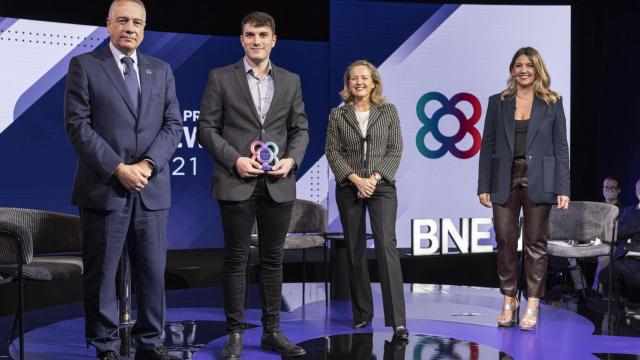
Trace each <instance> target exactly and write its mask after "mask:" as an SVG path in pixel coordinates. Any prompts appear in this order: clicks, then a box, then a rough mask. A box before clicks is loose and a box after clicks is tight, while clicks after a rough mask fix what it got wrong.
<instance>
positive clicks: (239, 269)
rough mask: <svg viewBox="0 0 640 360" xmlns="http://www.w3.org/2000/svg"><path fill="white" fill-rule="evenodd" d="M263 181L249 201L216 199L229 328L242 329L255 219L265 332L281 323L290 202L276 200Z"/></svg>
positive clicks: (262, 178) (259, 182)
mask: <svg viewBox="0 0 640 360" xmlns="http://www.w3.org/2000/svg"><path fill="white" fill-rule="evenodd" d="M265 181H266V180H265V178H264V177H261V178H259V179H258V183H257V184H256V188H255V190H254V192H253V194H252V195H251V197H250V198H249V199H248V200H245V201H218V204H219V206H220V216H221V218H222V227H223V231H224V263H223V265H222V290H223V294H224V311H225V314H226V317H227V330H228V331H235V330H242V329H244V325H243V321H244V297H245V289H246V286H247V284H246V266H247V260H248V258H249V249H250V245H251V230H252V228H253V223H254V220H257V223H258V238H259V241H260V243H259V254H260V275H261V279H260V296H261V300H262V326H263V328H264V331H266V332H270V331H271V330H274V329H277V328H279V326H280V301H281V297H282V257H283V248H284V240H285V237H286V236H287V229H288V228H289V222H290V221H291V211H292V210H293V201H288V202H282V203H278V202H275V201H274V200H273V199H272V198H271V196H270V195H269V191H268V189H267V185H266V183H265Z"/></svg>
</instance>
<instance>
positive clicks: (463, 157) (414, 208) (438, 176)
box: [323, 1, 571, 251]
mask: <svg viewBox="0 0 640 360" xmlns="http://www.w3.org/2000/svg"><path fill="white" fill-rule="evenodd" d="M330 29H331V38H330V43H329V53H330V56H331V59H330V64H331V71H330V74H331V81H330V87H331V91H330V92H331V94H330V103H331V104H332V106H337V105H338V104H339V99H338V96H337V92H338V91H339V90H340V89H341V87H342V83H341V76H342V74H343V72H344V69H345V68H346V66H347V65H348V64H349V63H350V62H351V61H353V60H355V59H369V60H370V61H372V62H373V63H374V64H375V65H377V66H378V67H379V70H380V73H381V75H382V78H383V85H384V95H385V96H386V98H387V99H388V101H389V102H391V103H394V104H395V105H396V106H397V108H398V112H399V114H400V119H401V127H402V134H403V141H404V154H403V157H402V162H401V165H400V169H399V171H398V174H397V189H398V202H399V209H398V221H397V235H398V246H399V247H411V241H412V238H413V239H417V240H419V238H420V237H422V240H426V239H425V233H427V232H431V233H432V235H435V237H437V238H438V239H440V237H441V235H442V234H441V231H440V230H441V229H440V228H441V227H442V226H448V227H451V226H453V227H455V228H456V229H457V230H458V231H459V232H460V233H461V234H460V236H461V237H467V239H466V240H467V241H466V242H467V243H468V242H469V241H468V240H469V237H470V236H480V237H482V234H477V232H476V233H475V234H474V231H473V228H474V226H475V227H476V228H477V230H480V231H487V232H488V231H489V230H490V227H491V226H490V220H489V221H486V219H487V218H490V217H491V211H490V210H489V209H486V208H484V207H482V206H481V205H480V204H479V203H478V199H477V196H476V190H477V172H478V156H479V154H478V153H479V148H480V142H481V138H480V135H481V133H482V129H483V126H484V117H485V111H486V107H487V101H488V98H489V96H490V95H492V94H495V93H498V92H500V91H502V90H503V89H504V88H505V84H506V80H507V77H508V67H509V63H510V61H511V58H512V56H513V54H514V53H515V51H516V50H517V49H518V48H520V47H523V46H532V47H535V48H536V49H538V50H539V51H540V53H541V54H542V56H543V58H544V60H545V62H546V65H547V67H548V70H549V72H550V74H551V79H552V88H553V89H554V90H556V91H559V92H560V94H561V95H562V96H563V97H564V101H563V103H564V106H565V113H566V115H567V119H569V118H570V117H569V114H570V108H569V105H570V72H571V71H570V70H571V67H570V57H571V49H570V46H571V36H570V7H568V6H489V5H446V4H445V5H437V4H398V3H396V4H390V3H377V2H351V1H333V2H332V3H331V27H330ZM569 128H570V127H569V122H568V123H567V129H569ZM455 136H461V140H459V141H458V139H454V137H455ZM437 139H440V140H437ZM323 160H324V161H326V160H325V159H323ZM329 189H330V194H329V196H328V204H329V219H330V224H331V228H332V229H333V230H335V231H339V230H340V228H341V226H340V222H339V218H338V211H337V206H336V204H335V197H334V195H333V192H334V190H335V186H334V184H333V180H330V185H329ZM473 218H484V221H483V220H479V221H478V222H477V224H476V223H474V224H472V223H471V219H473ZM446 219H449V220H450V221H449V220H446ZM412 223H413V224H412ZM465 224H466V225H465ZM467 226H469V228H467V230H464V229H462V227H467ZM452 232H453V233H455V231H452ZM440 240H442V239H440ZM462 240H463V241H461V242H462V243H465V241H464V239H462ZM419 242H420V241H419ZM429 242H430V241H429V240H426V241H422V242H421V246H423V247H427V248H430V250H434V251H435V250H436V249H435V247H434V246H433V245H434V244H429ZM445 243H446V236H445ZM436 245H437V244H436ZM449 245H451V242H449ZM480 245H487V246H489V245H491V240H490V239H487V240H486V241H480ZM444 247H447V248H448V247H449V246H446V245H445V246H444ZM441 248H442V246H441ZM487 249H488V251H491V247H485V248H484V251H487ZM475 250H478V251H482V250H483V249H475ZM445 251H446V250H445Z"/></svg>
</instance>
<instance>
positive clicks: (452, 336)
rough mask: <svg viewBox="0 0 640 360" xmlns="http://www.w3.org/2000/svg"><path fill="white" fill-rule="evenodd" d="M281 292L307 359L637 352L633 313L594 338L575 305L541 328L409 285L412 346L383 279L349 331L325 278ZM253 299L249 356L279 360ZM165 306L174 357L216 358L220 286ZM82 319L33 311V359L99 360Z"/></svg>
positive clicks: (475, 295) (174, 297)
mask: <svg viewBox="0 0 640 360" xmlns="http://www.w3.org/2000/svg"><path fill="white" fill-rule="evenodd" d="M283 293H284V294H283V313H282V314H281V327H282V329H283V331H284V332H285V334H286V335H287V337H289V339H291V340H292V341H294V342H296V343H298V344H300V345H301V346H303V347H304V348H305V349H306V350H307V353H308V354H307V356H306V357H305V358H306V359H375V358H378V359H510V358H513V359H554V360H561V359H572V360H573V359H598V358H612V359H636V358H640V336H639V335H640V333H638V332H634V331H633V330H632V327H630V326H629V323H628V322H629V319H626V320H625V319H622V318H620V319H617V322H618V323H620V322H625V321H626V322H627V324H626V327H624V328H625V329H627V331H626V335H629V336H605V335H597V334H601V333H606V332H603V331H602V330H603V329H605V328H606V322H605V321H599V320H597V319H596V320H593V318H592V320H589V319H588V318H587V317H585V316H582V315H580V314H578V313H577V312H575V309H563V308H558V307H554V306H549V305H542V307H541V311H540V318H539V323H538V326H537V328H536V329H535V331H532V332H525V331H521V330H519V329H518V328H517V327H514V328H498V327H497V326H496V318H497V316H498V313H499V309H500V306H501V295H500V294H499V292H498V290H496V289H490V288H478V287H467V286H448V285H425V284H411V285H409V284H406V285H405V297H406V305H407V317H408V324H407V325H408V328H409V331H410V333H411V338H410V341H409V343H408V344H407V345H406V346H402V345H400V344H394V343H392V342H391V341H390V340H391V335H392V330H391V328H388V327H385V326H384V319H383V317H382V299H381V295H380V287H379V285H378V284H374V285H373V293H374V299H375V309H376V316H375V319H374V321H373V324H372V326H370V327H368V328H365V329H361V330H354V329H352V327H351V308H350V303H349V302H348V301H336V300H332V301H331V302H330V304H329V307H328V308H325V301H324V286H323V284H321V283H312V284H307V291H306V299H305V303H306V304H305V305H304V306H303V305H302V297H301V285H300V284H285V285H284V289H283ZM249 299H250V301H249V305H248V307H249V309H248V310H247V312H246V322H247V327H248V329H247V330H246V331H245V335H244V352H243V359H278V358H280V356H278V355H276V354H274V353H271V352H267V351H263V350H261V349H260V335H261V328H260V314H261V312H260V310H259V294H258V288H257V287H256V286H255V285H252V286H251V289H250V296H249ZM167 304H168V306H169V308H168V309H167V326H166V331H165V333H166V334H165V345H166V346H167V347H168V348H169V349H170V350H171V351H172V353H174V354H176V355H182V357H183V358H184V359H218V358H219V355H218V354H219V352H220V349H221V346H222V344H223V343H224V340H225V335H226V331H225V322H224V313H223V310H222V294H221V291H220V288H199V289H186V290H173V291H169V292H167ZM523 306H524V304H523ZM570 308H571V307H570ZM571 310H574V311H571ZM81 315H82V307H81V304H78V303H74V304H68V305H64V306H57V307H53V308H47V309H42V310H37V311H31V312H29V313H27V315H26V316H25V318H26V322H27V327H28V329H30V330H29V331H28V332H27V334H26V349H27V350H26V358H27V359H30V360H31V359H33V360H40V359H47V360H54V359H65V360H67V359H95V353H94V351H93V349H87V348H86V346H85V344H84V338H83V324H84V319H83V318H82V316H81ZM595 318H597V317H595ZM600 319H601V317H600ZM10 324H11V318H10V317H5V318H2V319H0V326H1V327H2V328H4V329H5V331H8V330H6V329H9V328H10ZM623 325H624V324H623ZM632 325H633V324H632ZM617 328H618V329H619V328H620V325H619V324H618V325H617ZM633 328H635V325H634V327H633ZM630 329H631V330H630ZM123 331H125V332H126V329H125V330H123ZM619 333H620V332H619ZM5 336H6V335H5ZM4 351H5V354H4V356H5V357H6V356H7V355H9V356H11V357H12V358H17V356H18V342H17V340H15V341H13V342H12V343H11V345H10V346H9V348H8V349H6V348H5V350H4ZM7 351H8V353H9V354H6V352H7ZM132 351H134V350H132ZM2 357H3V354H2V353H0V358H2Z"/></svg>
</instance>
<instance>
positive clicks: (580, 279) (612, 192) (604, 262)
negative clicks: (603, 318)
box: [568, 175, 624, 296]
mask: <svg viewBox="0 0 640 360" xmlns="http://www.w3.org/2000/svg"><path fill="white" fill-rule="evenodd" d="M621 191H622V187H621V186H620V180H619V179H618V178H617V177H615V176H611V175H610V176H607V177H605V178H604V180H603V182H602V197H603V198H604V202H606V203H607V204H611V205H615V206H617V207H618V209H619V210H620V214H622V209H623V208H624V204H623V203H622V201H620V199H619V196H620V192H621ZM568 261H569V266H570V267H573V270H571V272H570V274H571V281H572V282H573V285H574V287H575V289H576V292H577V293H578V294H580V295H582V296H585V295H587V293H588V291H586V290H587V289H586V287H587V280H586V279H585V278H584V275H583V274H582V271H580V268H579V267H577V266H576V259H574V258H569V259H568ZM607 266H609V257H608V256H599V257H598V266H597V267H596V272H595V274H594V277H593V286H592V287H591V288H592V289H593V291H594V292H595V293H600V291H599V290H600V289H599V288H600V282H599V281H598V274H599V273H600V271H602V269H604V268H605V267H607Z"/></svg>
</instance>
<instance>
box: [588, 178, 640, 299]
mask: <svg viewBox="0 0 640 360" xmlns="http://www.w3.org/2000/svg"><path fill="white" fill-rule="evenodd" d="M636 196H637V197H638V200H639V201H640V179H639V180H638V181H637V182H636ZM618 241H619V244H618V246H617V247H616V250H615V253H614V259H613V266H614V274H615V275H616V280H618V281H620V282H621V283H622V284H623V285H624V287H625V288H629V287H640V203H639V204H636V205H634V206H628V207H626V208H624V210H623V211H622V214H621V215H620V217H619V221H618ZM598 279H599V280H600V282H601V283H602V284H603V285H604V287H605V288H606V286H607V285H608V281H609V267H608V266H607V267H606V268H604V269H602V271H601V272H600V275H599V276H598ZM634 300H638V299H634Z"/></svg>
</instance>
